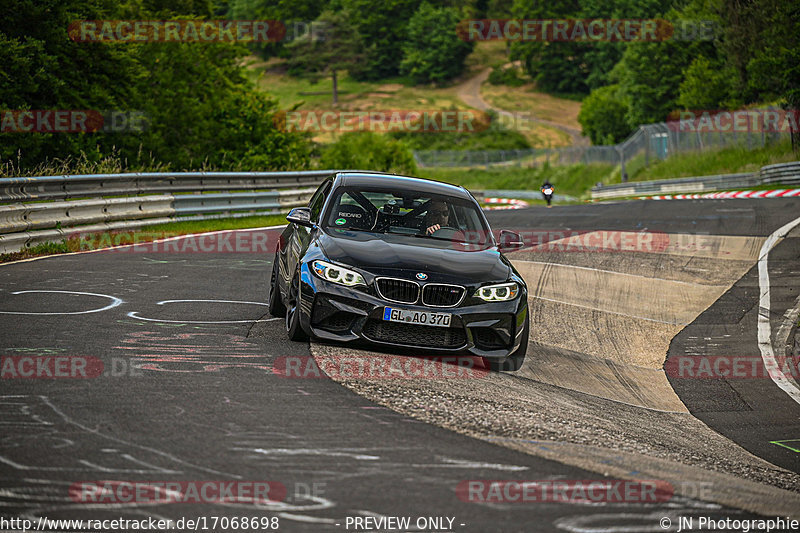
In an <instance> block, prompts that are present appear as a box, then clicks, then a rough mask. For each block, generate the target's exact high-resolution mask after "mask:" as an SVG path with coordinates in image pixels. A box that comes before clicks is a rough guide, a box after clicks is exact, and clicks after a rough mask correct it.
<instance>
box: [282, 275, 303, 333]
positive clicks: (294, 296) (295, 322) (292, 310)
mask: <svg viewBox="0 0 800 533" xmlns="http://www.w3.org/2000/svg"><path fill="white" fill-rule="evenodd" d="M286 304H287V305H286V334H287V335H288V336H289V340H292V341H305V340H308V334H307V333H306V332H305V331H304V330H303V326H302V325H301V324H300V313H302V310H301V306H300V272H297V273H296V274H295V275H294V277H293V278H292V282H291V283H290V284H289V290H288V294H287V295H286Z"/></svg>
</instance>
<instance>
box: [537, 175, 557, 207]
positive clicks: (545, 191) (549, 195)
mask: <svg viewBox="0 0 800 533" xmlns="http://www.w3.org/2000/svg"><path fill="white" fill-rule="evenodd" d="M555 190H556V188H555V187H553V185H552V184H551V183H550V181H549V180H544V183H543V184H542V188H541V191H542V197H543V198H544V199H545V200H546V201H547V207H553V206H551V205H550V202H552V201H553V192H554V191H555Z"/></svg>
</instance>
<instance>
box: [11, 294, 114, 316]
mask: <svg viewBox="0 0 800 533" xmlns="http://www.w3.org/2000/svg"><path fill="white" fill-rule="evenodd" d="M31 292H48V293H61V294H78V295H81V296H99V297H100V298H108V299H109V300H111V303H110V304H108V305H107V306H105V307H101V308H98V309H89V310H88V311H72V312H68V313H67V312H64V313H33V312H29V311H0V315H85V314H88V313H99V312H101V311H107V310H109V309H111V308H113V307H117V306H118V305H120V304H122V303H124V302H123V301H122V300H121V299H119V298H117V297H116V296H110V295H108V294H97V293H94V292H77V291H50V290H31V291H17V292H12V293H11V294H27V293H31Z"/></svg>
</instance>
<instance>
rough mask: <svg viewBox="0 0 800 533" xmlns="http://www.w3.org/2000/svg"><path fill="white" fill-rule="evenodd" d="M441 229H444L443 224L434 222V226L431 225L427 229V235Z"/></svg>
mask: <svg viewBox="0 0 800 533" xmlns="http://www.w3.org/2000/svg"><path fill="white" fill-rule="evenodd" d="M440 229H442V226H440V225H439V224H434V225H433V226H431V227H429V228H428V229H426V230H425V235H430V234H431V233H433V232H434V231H437V230H440Z"/></svg>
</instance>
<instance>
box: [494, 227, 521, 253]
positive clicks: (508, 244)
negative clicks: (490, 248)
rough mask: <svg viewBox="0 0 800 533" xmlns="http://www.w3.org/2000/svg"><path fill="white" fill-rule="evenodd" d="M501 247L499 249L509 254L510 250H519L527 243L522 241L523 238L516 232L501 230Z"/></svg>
mask: <svg viewBox="0 0 800 533" xmlns="http://www.w3.org/2000/svg"><path fill="white" fill-rule="evenodd" d="M499 241H500V243H499V245H498V248H499V249H500V251H501V252H507V251H509V250H519V249H520V248H522V247H523V246H525V243H524V242H523V241H522V237H520V236H519V233H516V232H514V231H509V230H507V229H501V230H500V238H499Z"/></svg>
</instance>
